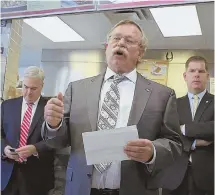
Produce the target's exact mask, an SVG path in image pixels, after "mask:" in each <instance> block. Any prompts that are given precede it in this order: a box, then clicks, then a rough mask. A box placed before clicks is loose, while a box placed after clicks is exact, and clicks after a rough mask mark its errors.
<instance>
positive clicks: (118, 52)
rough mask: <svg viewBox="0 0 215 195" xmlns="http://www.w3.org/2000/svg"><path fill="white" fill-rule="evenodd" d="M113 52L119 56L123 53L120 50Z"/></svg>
mask: <svg viewBox="0 0 215 195" xmlns="http://www.w3.org/2000/svg"><path fill="white" fill-rule="evenodd" d="M115 54H116V55H119V56H122V55H123V52H122V51H117V52H116V53H115Z"/></svg>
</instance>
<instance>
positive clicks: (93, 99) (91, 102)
mask: <svg viewBox="0 0 215 195" xmlns="http://www.w3.org/2000/svg"><path fill="white" fill-rule="evenodd" d="M103 79H104V74H100V75H98V76H96V77H94V78H92V80H91V82H90V84H89V86H87V90H88V93H87V95H88V96H87V97H86V98H87V106H88V115H89V118H90V124H91V128H92V131H96V130H97V120H98V109H99V99H100V93H101V87H102V83H103Z"/></svg>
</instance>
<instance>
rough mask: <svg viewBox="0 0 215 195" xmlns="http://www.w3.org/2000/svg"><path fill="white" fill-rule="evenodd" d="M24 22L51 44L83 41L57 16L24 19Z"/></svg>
mask: <svg viewBox="0 0 215 195" xmlns="http://www.w3.org/2000/svg"><path fill="white" fill-rule="evenodd" d="M24 22H25V23H27V24H28V25H29V26H31V27H32V28H34V29H35V30H37V31H38V32H40V33H41V34H43V35H44V36H46V37H47V38H48V39H50V40H51V41H53V42H69V41H84V39H83V38H82V37H81V36H80V35H79V34H78V33H76V32H75V31H74V30H73V29H72V28H70V27H69V26H68V25H67V24H65V23H64V22H63V21H62V20H61V19H60V18H58V17H57V16H54V17H43V18H31V19H24Z"/></svg>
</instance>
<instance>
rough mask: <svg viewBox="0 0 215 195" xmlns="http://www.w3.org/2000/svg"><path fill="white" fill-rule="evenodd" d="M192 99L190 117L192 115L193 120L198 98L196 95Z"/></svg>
mask: <svg viewBox="0 0 215 195" xmlns="http://www.w3.org/2000/svg"><path fill="white" fill-rule="evenodd" d="M192 99H193V110H192V115H193V119H194V117H195V114H196V110H197V108H198V105H199V97H198V96H197V95H194V96H193V98H192Z"/></svg>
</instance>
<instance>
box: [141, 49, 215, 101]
mask: <svg viewBox="0 0 215 195" xmlns="http://www.w3.org/2000/svg"><path fill="white" fill-rule="evenodd" d="M166 52H167V50H148V51H147V52H146V54H145V58H147V59H162V60H165V59H166V58H165V57H166ZM172 52H173V60H172V61H171V62H169V70H168V80H167V86H168V87H171V88H173V89H174V90H175V92H176V95H177V97H181V96H183V95H185V94H186V92H187V87H186V83H185V82H184V79H183V72H184V70H185V68H184V67H185V62H186V60H187V59H188V58H189V57H190V56H193V55H200V56H202V57H205V58H206V60H207V61H208V63H209V74H210V76H211V77H214V51H213V50H172ZM208 89H209V86H208Z"/></svg>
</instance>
